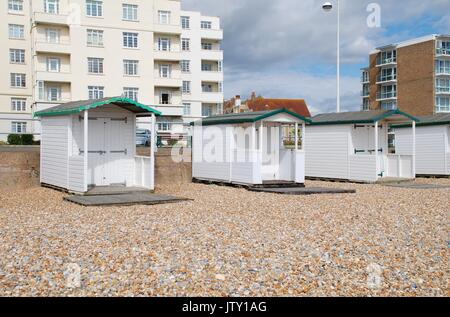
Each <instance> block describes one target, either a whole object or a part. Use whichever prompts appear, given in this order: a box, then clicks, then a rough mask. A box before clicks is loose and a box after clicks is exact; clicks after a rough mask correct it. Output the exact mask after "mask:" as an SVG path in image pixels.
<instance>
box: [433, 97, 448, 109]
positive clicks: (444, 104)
mask: <svg viewBox="0 0 450 317" xmlns="http://www.w3.org/2000/svg"><path fill="white" fill-rule="evenodd" d="M436 112H450V97H436Z"/></svg>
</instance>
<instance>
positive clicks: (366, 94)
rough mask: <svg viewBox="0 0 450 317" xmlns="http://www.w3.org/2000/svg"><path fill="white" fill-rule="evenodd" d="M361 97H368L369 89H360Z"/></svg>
mask: <svg viewBox="0 0 450 317" xmlns="http://www.w3.org/2000/svg"><path fill="white" fill-rule="evenodd" d="M361 97H363V98H368V97H370V91H365V90H362V91H361Z"/></svg>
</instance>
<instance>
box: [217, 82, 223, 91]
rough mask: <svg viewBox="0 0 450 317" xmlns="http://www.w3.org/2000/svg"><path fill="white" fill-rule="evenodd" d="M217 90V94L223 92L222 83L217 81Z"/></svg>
mask: <svg viewBox="0 0 450 317" xmlns="http://www.w3.org/2000/svg"><path fill="white" fill-rule="evenodd" d="M217 88H218V91H219V92H223V82H221V81H219V82H218V83H217Z"/></svg>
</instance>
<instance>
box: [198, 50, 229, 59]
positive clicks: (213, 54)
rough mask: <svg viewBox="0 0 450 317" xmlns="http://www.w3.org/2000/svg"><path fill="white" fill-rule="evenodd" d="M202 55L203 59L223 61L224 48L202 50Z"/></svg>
mask: <svg viewBox="0 0 450 317" xmlns="http://www.w3.org/2000/svg"><path fill="white" fill-rule="evenodd" d="M200 57H201V59H203V60H209V61H221V60H223V51H222V50H201V52H200Z"/></svg>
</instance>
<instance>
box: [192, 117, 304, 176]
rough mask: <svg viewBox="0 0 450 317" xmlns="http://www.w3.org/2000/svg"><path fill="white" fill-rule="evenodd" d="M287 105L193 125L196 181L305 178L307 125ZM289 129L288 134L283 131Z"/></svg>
mask: <svg viewBox="0 0 450 317" xmlns="http://www.w3.org/2000/svg"><path fill="white" fill-rule="evenodd" d="M309 122H310V119H308V118H305V117H303V116H300V115H298V114H297V113H294V112H291V111H289V110H285V109H279V110H274V111H258V112H247V113H239V114H228V115H220V116H214V117H209V118H205V119H203V120H199V121H197V122H196V123H195V125H194V126H193V149H192V153H193V163H192V174H193V179H194V181H195V180H197V181H213V182H214V181H215V182H222V183H230V184H243V185H269V184H270V185H276V184H286V183H293V184H303V183H304V180H305V172H304V169H305V152H304V150H303V148H301V147H300V144H301V142H304V139H305V126H306V124H307V123H309ZM289 127H290V128H291V131H292V136H291V137H292V140H291V142H289V136H288V135H286V134H287V131H289Z"/></svg>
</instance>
